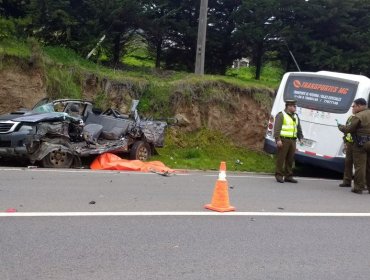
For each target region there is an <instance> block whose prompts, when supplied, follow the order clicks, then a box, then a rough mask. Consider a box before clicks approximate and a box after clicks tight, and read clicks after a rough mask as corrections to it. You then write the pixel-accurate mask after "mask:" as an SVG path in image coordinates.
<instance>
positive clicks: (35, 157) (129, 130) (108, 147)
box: [0, 99, 167, 168]
mask: <svg viewBox="0 0 370 280" xmlns="http://www.w3.org/2000/svg"><path fill="white" fill-rule="evenodd" d="M138 103H139V101H138V100H133V102H132V105H131V110H130V112H129V114H127V115H126V114H122V113H120V112H119V111H117V110H115V109H108V110H106V111H104V112H102V111H100V110H96V109H94V108H93V103H92V102H89V101H84V100H77V99H59V100H54V101H50V100H48V99H43V100H41V101H40V102H39V103H38V104H36V105H35V106H34V107H33V109H32V110H28V111H27V110H20V111H16V112H12V113H10V114H5V115H1V116H0V159H1V158H9V157H13V158H14V157H20V158H26V159H29V161H30V162H31V163H32V164H34V163H40V164H41V166H43V167H49V168H69V167H79V166H81V158H83V157H88V156H91V155H99V154H103V153H106V152H111V153H116V154H121V153H126V154H129V157H130V159H139V160H147V159H149V157H150V156H151V155H152V154H153V153H154V152H155V148H156V147H163V144H164V135H165V129H166V127H167V123H166V122H164V121H153V120H142V119H141V118H140V116H139V114H138V112H137V105H138Z"/></svg>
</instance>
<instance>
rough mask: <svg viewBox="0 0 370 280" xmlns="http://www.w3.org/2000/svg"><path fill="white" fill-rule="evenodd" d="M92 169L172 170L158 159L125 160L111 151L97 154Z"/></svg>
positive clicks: (170, 171) (169, 171)
mask: <svg viewBox="0 0 370 280" xmlns="http://www.w3.org/2000/svg"><path fill="white" fill-rule="evenodd" d="M90 168H91V169H94V170H127V171H140V172H168V173H172V172H174V170H172V169H171V168H169V167H167V166H166V165H164V164H163V163H162V162H160V161H148V162H144V161H141V160H127V159H122V158H120V157H119V156H116V155H114V154H111V153H105V154H102V155H100V156H98V157H97V158H96V159H95V160H94V161H93V162H92V163H91V165H90Z"/></svg>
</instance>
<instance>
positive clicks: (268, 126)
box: [266, 115, 275, 136]
mask: <svg viewBox="0 0 370 280" xmlns="http://www.w3.org/2000/svg"><path fill="white" fill-rule="evenodd" d="M274 121H275V118H274V116H273V115H271V116H270V119H269V124H268V125H267V133H266V134H267V135H268V136H272V130H273V129H274Z"/></svg>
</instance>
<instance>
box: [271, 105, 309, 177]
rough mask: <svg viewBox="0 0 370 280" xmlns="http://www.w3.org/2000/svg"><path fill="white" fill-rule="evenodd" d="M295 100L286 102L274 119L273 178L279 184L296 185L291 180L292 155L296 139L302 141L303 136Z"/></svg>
mask: <svg viewBox="0 0 370 280" xmlns="http://www.w3.org/2000/svg"><path fill="white" fill-rule="evenodd" d="M296 104H297V101H296V100H286V101H285V110H284V111H281V112H279V113H278V114H277V115H276V118H275V125H274V137H275V141H276V146H277V153H276V156H277V159H276V171H275V178H276V181H277V182H279V183H284V182H290V183H297V182H298V181H297V180H296V179H294V178H293V163H294V153H295V150H296V141H297V138H298V139H299V140H300V141H302V139H303V134H302V128H301V124H300V121H299V118H298V115H297V114H296V113H295V112H296V109H297V105H296Z"/></svg>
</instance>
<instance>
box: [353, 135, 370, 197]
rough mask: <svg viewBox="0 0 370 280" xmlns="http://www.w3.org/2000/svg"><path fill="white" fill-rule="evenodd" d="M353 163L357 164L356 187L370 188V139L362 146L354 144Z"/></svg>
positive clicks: (356, 188) (360, 188)
mask: <svg viewBox="0 0 370 280" xmlns="http://www.w3.org/2000/svg"><path fill="white" fill-rule="evenodd" d="M353 164H354V166H355V177H354V189H355V190H364V189H366V182H368V185H367V188H368V189H370V141H369V142H366V143H365V144H364V145H363V146H362V147H360V146H358V145H357V144H354V145H353Z"/></svg>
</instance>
